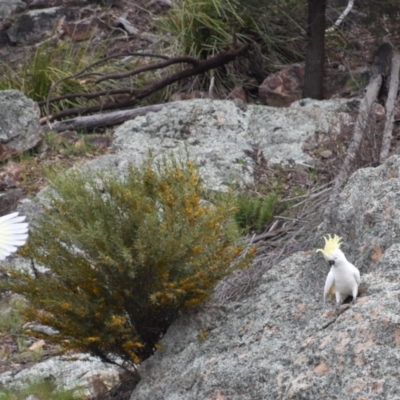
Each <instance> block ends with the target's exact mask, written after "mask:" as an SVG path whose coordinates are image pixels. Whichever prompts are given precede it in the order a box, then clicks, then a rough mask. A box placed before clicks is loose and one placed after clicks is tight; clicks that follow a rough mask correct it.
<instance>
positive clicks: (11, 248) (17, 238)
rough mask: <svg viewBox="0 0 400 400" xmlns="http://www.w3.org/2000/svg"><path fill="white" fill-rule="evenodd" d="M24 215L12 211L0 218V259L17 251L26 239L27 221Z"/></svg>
mask: <svg viewBox="0 0 400 400" xmlns="http://www.w3.org/2000/svg"><path fill="white" fill-rule="evenodd" d="M23 221H25V217H23V216H21V217H19V216H18V213H17V212H15V213H12V214H8V215H5V216H4V217H1V218H0V260H4V259H5V258H6V257H8V256H9V255H10V254H11V253H14V252H15V251H17V249H18V247H19V246H23V245H24V244H25V243H26V240H27V239H28V225H29V224H28V223H27V222H23Z"/></svg>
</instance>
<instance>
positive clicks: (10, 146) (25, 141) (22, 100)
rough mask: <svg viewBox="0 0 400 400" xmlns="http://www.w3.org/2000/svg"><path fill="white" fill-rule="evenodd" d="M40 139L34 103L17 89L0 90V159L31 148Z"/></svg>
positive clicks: (2, 159)
mask: <svg viewBox="0 0 400 400" xmlns="http://www.w3.org/2000/svg"><path fill="white" fill-rule="evenodd" d="M41 139H42V135H41V130H40V125H39V118H38V114H37V112H36V109H35V103H34V102H33V101H32V100H31V99H29V98H28V97H26V96H24V95H23V94H22V93H21V92H19V91H17V90H3V91H0V161H4V160H6V159H8V158H10V157H15V156H17V155H19V154H21V153H23V152H24V151H27V150H29V149H32V148H33V147H35V146H36V145H37V144H38V143H39V142H40V141H41Z"/></svg>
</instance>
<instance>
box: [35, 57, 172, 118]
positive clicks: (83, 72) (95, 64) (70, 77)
mask: <svg viewBox="0 0 400 400" xmlns="http://www.w3.org/2000/svg"><path fill="white" fill-rule="evenodd" d="M135 56H136V57H150V58H163V59H165V60H168V57H167V56H164V55H160V54H153V53H139V52H135V53H119V54H113V55H112V56H109V57H105V58H102V59H101V60H98V61H96V62H94V63H92V64H90V65H88V66H87V67H85V68H83V69H81V70H80V71H79V72H77V73H76V74H73V75H69V76H66V77H64V78H61V79H59V80H58V81H56V82H54V83H53V84H52V85H51V87H50V90H49V93H48V95H47V99H46V101H45V102H44V101H41V102H38V105H39V106H43V105H45V104H46V114H47V115H49V114H50V110H49V106H50V103H51V102H54V101H59V100H62V99H64V98H65V99H68V98H75V97H80V95H78V96H76V95H71V97H62V96H61V97H62V98H61V99H60V98H59V97H57V98H54V99H52V98H51V94H52V93H53V91H54V89H55V88H56V87H57V86H58V85H59V84H60V83H62V82H64V81H66V80H69V79H77V78H83V77H87V76H93V75H102V74H100V73H96V72H91V73H87V74H85V72H86V71H88V70H89V69H91V68H93V67H95V66H97V65H100V64H104V63H105V62H107V61H110V60H112V59H114V58H120V57H135ZM84 94H87V93H84Z"/></svg>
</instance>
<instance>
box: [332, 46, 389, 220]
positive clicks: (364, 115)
mask: <svg viewBox="0 0 400 400" xmlns="http://www.w3.org/2000/svg"><path fill="white" fill-rule="evenodd" d="M391 51H392V47H391V46H390V45H389V44H388V43H383V44H382V45H380V46H379V48H378V50H377V52H376V55H375V59H374V65H373V67H372V76H371V79H370V81H369V84H368V86H367V87H366V89H365V95H364V97H363V99H362V100H361V102H360V107H359V112H358V117H357V121H356V124H355V126H354V132H353V138H352V139H351V141H350V144H349V146H348V148H347V152H346V156H345V158H344V160H343V164H342V165H341V167H340V169H339V173H338V174H337V176H336V178H335V179H334V181H333V189H332V193H331V195H330V197H329V200H328V202H327V203H326V207H325V213H328V212H329V209H330V207H331V206H332V204H333V202H334V201H335V199H336V197H337V195H338V193H339V189H340V188H341V186H342V185H343V183H344V182H345V181H346V180H347V179H348V178H349V176H350V174H351V172H352V168H351V167H352V163H353V161H354V159H355V158H356V155H357V153H358V151H359V148H360V144H361V142H362V139H363V135H364V132H366V131H367V130H368V126H369V125H370V124H371V123H374V121H372V120H371V109H372V105H373V104H374V102H375V101H376V99H377V97H378V94H379V91H380V89H381V86H382V82H383V76H384V75H385V74H386V71H387V69H388V67H387V65H388V62H389V56H390V54H391Z"/></svg>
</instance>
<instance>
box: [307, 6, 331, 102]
mask: <svg viewBox="0 0 400 400" xmlns="http://www.w3.org/2000/svg"><path fill="white" fill-rule="evenodd" d="M325 10H326V0H308V26H307V38H308V44H307V50H306V69H305V77H304V87H303V98H305V97H309V98H311V99H317V100H322V99H323V98H324V92H323V78H324V60H325Z"/></svg>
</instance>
